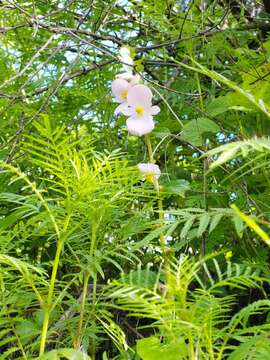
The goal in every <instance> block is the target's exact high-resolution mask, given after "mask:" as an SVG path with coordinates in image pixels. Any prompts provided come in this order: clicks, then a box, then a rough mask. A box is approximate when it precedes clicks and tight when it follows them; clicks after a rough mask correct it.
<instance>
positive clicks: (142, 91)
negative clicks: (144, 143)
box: [121, 85, 160, 136]
mask: <svg viewBox="0 0 270 360" xmlns="http://www.w3.org/2000/svg"><path fill="white" fill-rule="evenodd" d="M152 97H153V94H152V91H151V90H150V89H149V88H148V87H147V86H145V85H135V86H132V87H131V88H129V89H128V92H127V101H126V103H125V104H123V106H122V107H121V111H122V113H123V114H124V115H126V116H129V118H128V119H127V128H128V131H129V132H130V133H131V134H132V135H138V136H141V135H145V134H148V133H150V132H151V131H152V130H153V129H154V127H155V124H154V121H153V115H156V114H158V113H159V111H160V108H159V107H158V106H152Z"/></svg>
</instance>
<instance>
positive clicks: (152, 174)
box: [137, 163, 161, 182]
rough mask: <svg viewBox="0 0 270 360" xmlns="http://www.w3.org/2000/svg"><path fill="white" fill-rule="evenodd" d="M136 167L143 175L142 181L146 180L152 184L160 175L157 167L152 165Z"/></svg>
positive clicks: (143, 164)
mask: <svg viewBox="0 0 270 360" xmlns="http://www.w3.org/2000/svg"><path fill="white" fill-rule="evenodd" d="M137 166H138V168H139V171H140V173H141V174H142V175H143V180H145V179H146V180H147V181H150V182H154V180H157V179H158V178H159V177H160V175H161V171H160V168H159V166H158V165H155V164H153V163H140V164H138V165H137Z"/></svg>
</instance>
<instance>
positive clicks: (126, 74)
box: [116, 69, 135, 85]
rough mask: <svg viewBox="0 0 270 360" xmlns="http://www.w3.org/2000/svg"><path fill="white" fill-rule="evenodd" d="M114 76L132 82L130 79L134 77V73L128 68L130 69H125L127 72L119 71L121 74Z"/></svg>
mask: <svg viewBox="0 0 270 360" xmlns="http://www.w3.org/2000/svg"><path fill="white" fill-rule="evenodd" d="M116 78H118V79H124V80H127V81H130V83H132V79H133V78H134V75H133V73H132V70H131V69H130V71H127V72H124V73H121V74H117V75H116ZM134 85H135V84H134Z"/></svg>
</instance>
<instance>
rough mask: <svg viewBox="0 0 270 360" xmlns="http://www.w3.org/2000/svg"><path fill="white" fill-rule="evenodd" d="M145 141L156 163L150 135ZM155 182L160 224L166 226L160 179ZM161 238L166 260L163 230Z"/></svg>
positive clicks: (154, 180) (150, 158) (152, 159)
mask: <svg viewBox="0 0 270 360" xmlns="http://www.w3.org/2000/svg"><path fill="white" fill-rule="evenodd" d="M145 143H146V146H147V150H148V156H149V161H150V162H151V163H155V159H154V156H153V148H152V144H151V139H150V136H149V135H145ZM153 184H154V187H155V190H156V192H157V198H158V199H157V201H158V217H159V226H160V227H161V228H162V227H163V226H164V210H163V203H162V198H161V195H160V185H159V182H158V179H156V178H154V179H153ZM159 240H160V246H161V248H162V252H163V255H164V260H166V258H167V252H166V241H165V236H164V233H163V231H161V233H160V236H159Z"/></svg>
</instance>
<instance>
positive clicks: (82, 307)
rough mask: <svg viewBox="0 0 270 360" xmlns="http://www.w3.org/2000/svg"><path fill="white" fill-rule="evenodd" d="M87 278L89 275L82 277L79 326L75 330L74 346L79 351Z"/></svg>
mask: <svg viewBox="0 0 270 360" xmlns="http://www.w3.org/2000/svg"><path fill="white" fill-rule="evenodd" d="M89 278H90V274H86V275H85V277H84V284H83V292H82V300H81V307H80V320H79V324H78V328H77V336H76V339H75V341H74V346H75V348H76V349H79V348H80V345H81V332H82V326H83V319H84V310H85V303H86V297H87V289H88V283H89Z"/></svg>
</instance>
